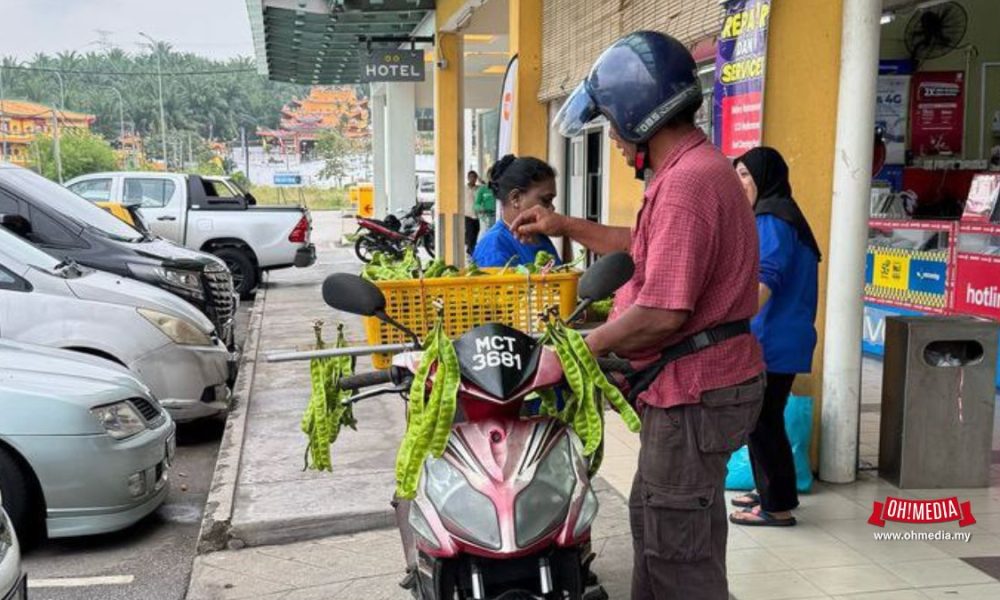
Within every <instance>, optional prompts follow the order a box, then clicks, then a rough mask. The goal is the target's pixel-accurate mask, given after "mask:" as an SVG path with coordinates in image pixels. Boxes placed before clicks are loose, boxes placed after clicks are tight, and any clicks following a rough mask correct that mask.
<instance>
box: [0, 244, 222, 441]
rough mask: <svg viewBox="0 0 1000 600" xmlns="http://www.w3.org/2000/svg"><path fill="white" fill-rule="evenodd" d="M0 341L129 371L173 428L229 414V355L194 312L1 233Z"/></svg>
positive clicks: (153, 290)
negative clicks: (43, 348) (94, 358)
mask: <svg viewBox="0 0 1000 600" xmlns="http://www.w3.org/2000/svg"><path fill="white" fill-rule="evenodd" d="M0 338H2V339H5V340H13V341H18V342H25V343H30V344H38V345H41V346H51V347H56V348H64V349H67V350H76V351H78V352H81V353H86V354H92V355H94V356H99V357H101V358H105V359H108V360H111V361H113V362H117V363H118V364H120V365H123V366H126V367H128V368H129V369H131V371H132V372H133V373H134V374H135V375H137V376H138V377H139V378H140V379H141V380H142V381H143V383H145V384H146V385H148V386H149V387H150V389H152V390H153V395H154V397H155V398H156V399H157V400H158V401H159V402H160V403H161V404H162V405H163V407H164V408H166V409H167V410H168V411H170V414H171V416H172V417H173V418H174V420H175V421H190V420H192V419H197V418H200V417H206V416H209V415H213V414H217V413H220V412H223V411H225V410H226V409H227V407H228V403H229V393H230V392H229V388H228V387H227V386H226V380H227V378H228V375H229V353H228V352H227V351H226V347H225V345H224V344H223V343H222V342H221V341H220V340H219V338H218V336H217V335H216V333H215V330H214V327H213V325H212V322H211V321H209V320H208V318H207V317H206V316H205V315H203V314H202V313H201V312H199V311H198V310H197V309H196V308H195V307H194V306H192V305H190V304H188V303H187V302H186V301H184V300H182V299H180V298H178V297H177V296H175V295H173V294H171V293H169V292H166V291H164V290H161V289H160V288H157V287H153V286H151V285H147V284H145V283H141V282H139V281H135V280H134V279H127V278H124V277H119V276H117V275H111V274H109V273H104V272H101V271H95V270H93V269H88V268H85V267H78V266H77V265H75V264H74V263H71V262H67V261H62V262H60V261H59V260H58V259H56V258H53V257H52V256H50V255H49V254H47V253H45V252H42V251H41V250H39V249H38V248H35V247H34V246H32V245H31V244H29V243H27V242H25V241H24V240H22V239H21V238H19V237H17V236H15V235H13V234H12V233H10V232H8V231H5V230H3V229H2V228H0ZM0 419H2V416H0Z"/></svg>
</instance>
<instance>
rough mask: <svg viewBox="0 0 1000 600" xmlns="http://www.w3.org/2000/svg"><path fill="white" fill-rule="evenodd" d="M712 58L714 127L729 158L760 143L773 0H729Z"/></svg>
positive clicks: (717, 142) (718, 141) (724, 152)
mask: <svg viewBox="0 0 1000 600" xmlns="http://www.w3.org/2000/svg"><path fill="white" fill-rule="evenodd" d="M725 8H726V18H725V20H724V21H723V25H722V33H721V34H720V35H719V43H718V51H717V54H716V58H715V93H714V94H713V100H712V131H713V137H714V141H715V145H716V146H718V147H719V148H720V149H721V150H722V152H723V154H725V155H726V156H729V157H730V158H733V157H736V156H739V155H740V154H743V153H744V152H746V151H747V150H750V149H751V148H755V147H757V146H759V145H760V142H761V136H762V133H763V131H762V122H763V116H764V112H763V100H764V63H765V62H766V60H767V28H768V23H769V22H770V16H771V0H729V1H728V2H726V7H725Z"/></svg>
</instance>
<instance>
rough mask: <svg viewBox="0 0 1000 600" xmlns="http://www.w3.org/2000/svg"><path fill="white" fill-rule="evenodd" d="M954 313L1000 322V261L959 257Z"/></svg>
mask: <svg viewBox="0 0 1000 600" xmlns="http://www.w3.org/2000/svg"><path fill="white" fill-rule="evenodd" d="M955 312H956V313H958V314H971V315H979V316H982V317H990V318H992V319H1000V257H995V256H987V255H985V254H965V253H960V254H959V255H958V259H957V262H956V267H955Z"/></svg>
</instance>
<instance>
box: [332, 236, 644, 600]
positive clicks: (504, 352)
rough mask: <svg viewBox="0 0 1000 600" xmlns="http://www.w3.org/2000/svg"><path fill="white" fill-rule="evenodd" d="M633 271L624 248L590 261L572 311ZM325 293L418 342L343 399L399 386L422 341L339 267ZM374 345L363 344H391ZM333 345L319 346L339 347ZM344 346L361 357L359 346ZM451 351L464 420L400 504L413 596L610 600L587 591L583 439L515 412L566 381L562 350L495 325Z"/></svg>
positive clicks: (590, 500)
mask: <svg viewBox="0 0 1000 600" xmlns="http://www.w3.org/2000/svg"><path fill="white" fill-rule="evenodd" d="M633 270H634V265H633V263H632V260H631V258H630V257H629V256H628V255H627V254H625V253H617V254H613V255H608V256H605V257H603V258H602V259H601V260H599V261H597V262H596V263H595V264H594V265H592V266H591V267H590V269H588V270H587V272H586V273H585V274H584V275H583V277H582V279H581V281H580V284H579V287H578V290H579V296H580V298H581V303H580V305H579V306H578V307H577V310H576V311H575V312H574V315H575V314H578V313H579V312H580V311H581V310H582V309H583V308H585V307H586V306H588V305H589V304H590V303H592V302H594V301H596V300H601V299H603V298H606V297H608V296H610V295H611V293H612V292H613V291H614V290H616V289H617V288H618V287H620V286H621V285H622V284H624V283H625V282H626V281H628V279H629V278H630V277H631V276H632V272H633ZM323 298H324V300H325V301H326V302H327V304H329V305H330V306H331V307H333V308H335V309H338V310H342V311H345V312H348V313H352V314H357V315H363V316H374V317H377V318H379V319H382V320H384V321H386V322H388V323H390V324H393V325H394V326H396V327H399V328H400V329H402V330H404V331H406V332H407V333H408V335H409V336H410V337H411V338H412V339H414V340H415V341H414V342H413V343H411V344H407V345H405V346H406V347H405V348H402V349H409V350H411V351H409V352H404V353H402V354H398V355H397V356H396V357H395V358H394V360H393V364H392V367H391V368H389V369H388V370H385V371H375V372H370V373H362V374H358V375H354V376H350V377H345V378H343V379H342V380H341V381H340V387H341V388H342V389H347V390H354V391H358V390H361V389H363V388H368V387H371V386H377V385H383V384H389V385H390V387H384V388H376V389H373V390H369V391H367V392H363V393H360V394H356V395H355V396H353V397H352V398H351V400H350V402H358V401H360V400H363V399H365V398H370V397H373V396H377V395H381V394H384V393H402V394H405V393H406V392H407V391H408V390H409V388H410V384H411V382H412V380H413V374H414V373H415V372H416V370H417V367H418V366H419V364H420V356H421V355H420V352H419V341H417V337H416V336H415V335H414V334H413V333H412V332H410V331H408V330H406V328H405V327H402V326H401V325H399V324H398V323H395V322H394V321H393V320H392V319H391V318H390V317H388V316H387V315H386V313H385V305H386V304H385V298H384V296H383V295H382V293H381V291H379V289H378V288H377V287H376V286H374V285H373V284H372V283H370V282H368V281H366V280H364V279H362V278H360V277H358V276H355V275H351V274H345V273H338V274H333V275H330V276H329V277H328V278H327V279H326V281H325V282H324V284H323ZM375 348H376V347H372V348H369V349H367V350H368V351H370V352H373V351H385V350H386V348H387V347H386V346H381V347H377V350H376V349H375ZM339 350H340V352H337V349H331V350H324V351H320V352H323V353H324V355H325V356H329V355H334V354H341V355H342V354H346V352H344V350H347V349H339ZM349 350H350V351H351V352H350V353H351V354H354V355H357V354H360V353H362V352H364V351H365V350H366V349H365V348H351V349H349ZM455 350H456V353H457V355H458V360H459V366H460V369H459V370H460V374H461V380H460V384H459V390H458V407H459V411H460V412H459V414H461V415H464V419H465V420H464V421H462V422H456V423H455V424H454V425H453V426H452V429H451V433H450V437H449V440H448V444H447V448H446V450H445V452H444V454H443V456H442V457H441V458H433V457H430V458H428V459H427V460H426V461H425V463H424V466H423V471H422V476H421V481H420V485H419V487H418V491H417V496H416V498H415V499H414V500H413V501H412V502H410V503H408V506H405V507H404V508H406V509H408V510H404V511H403V514H405V515H407V517H406V521H405V522H404V523H405V524H404V525H403V527H405V528H408V529H409V531H405V530H404V531H403V532H402V533H403V538H404V545H405V544H406V543H407V542H406V540H407V538H408V537H411V538H415V547H416V548H415V549H416V574H417V577H416V582H415V583H416V584H415V586H414V587H413V589H412V590H411V591H412V593H413V596H414V598H418V599H420V600H454V599H456V598H458V599H463V600H464V599H472V600H555V599H560V600H563V599H566V600H602V599H606V598H607V597H608V596H607V594H606V592H605V591H604V590H603V588H601V587H600V586H598V585H590V586H589V587H590V589H588V575H589V566H590V562H591V561H592V560H593V558H594V555H593V553H592V552H591V548H590V527H591V524H592V523H593V521H594V518H595V517H596V515H597V511H598V500H597V496H596V494H595V493H594V490H593V488H592V486H591V482H590V479H589V475H588V467H589V462H588V459H587V458H586V457H584V456H583V445H582V444H581V442H580V439H579V438H578V437H577V435H576V434H575V433H574V432H573V431H572V429H570V428H569V427H567V426H565V425H564V424H563V423H562V422H561V421H559V420H557V419H555V418H552V417H544V416H535V417H523V416H522V414H521V413H522V410H521V409H522V405H523V403H524V401H525V398H526V397H527V396H528V395H529V394H531V393H532V392H534V391H537V390H541V389H546V388H552V387H556V386H558V385H560V384H561V383H562V382H563V373H562V367H561V364H560V362H559V359H558V357H557V356H556V354H555V353H554V352H553V351H551V350H550V349H548V348H546V347H544V346H542V345H541V344H539V343H538V341H537V340H536V339H534V338H533V337H531V336H529V335H527V334H525V333H523V332H521V331H518V330H516V329H513V328H511V327H508V326H506V325H500V324H484V325H480V326H478V327H476V328H474V329H472V330H470V331H468V332H466V333H465V334H464V335H462V336H461V337H460V338H459V339H458V340H456V341H455ZM314 354H315V353H314ZM622 363H623V361H621V360H618V359H602V360H600V361H599V364H600V365H601V368H602V369H606V370H608V371H611V370H621V369H622ZM626 368H627V367H626ZM401 506H403V505H402V504H401ZM397 510H398V509H397ZM408 534H409V535H408Z"/></svg>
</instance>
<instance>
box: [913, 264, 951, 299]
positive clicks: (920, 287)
mask: <svg viewBox="0 0 1000 600" xmlns="http://www.w3.org/2000/svg"><path fill="white" fill-rule="evenodd" d="M947 268H948V263H944V262H941V261H934V260H921V259H918V258H914V259H912V260H910V290H912V291H914V292H925V293H928V294H937V295H940V296H943V295H944V292H945V285H944V284H945V270H946V269H947Z"/></svg>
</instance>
